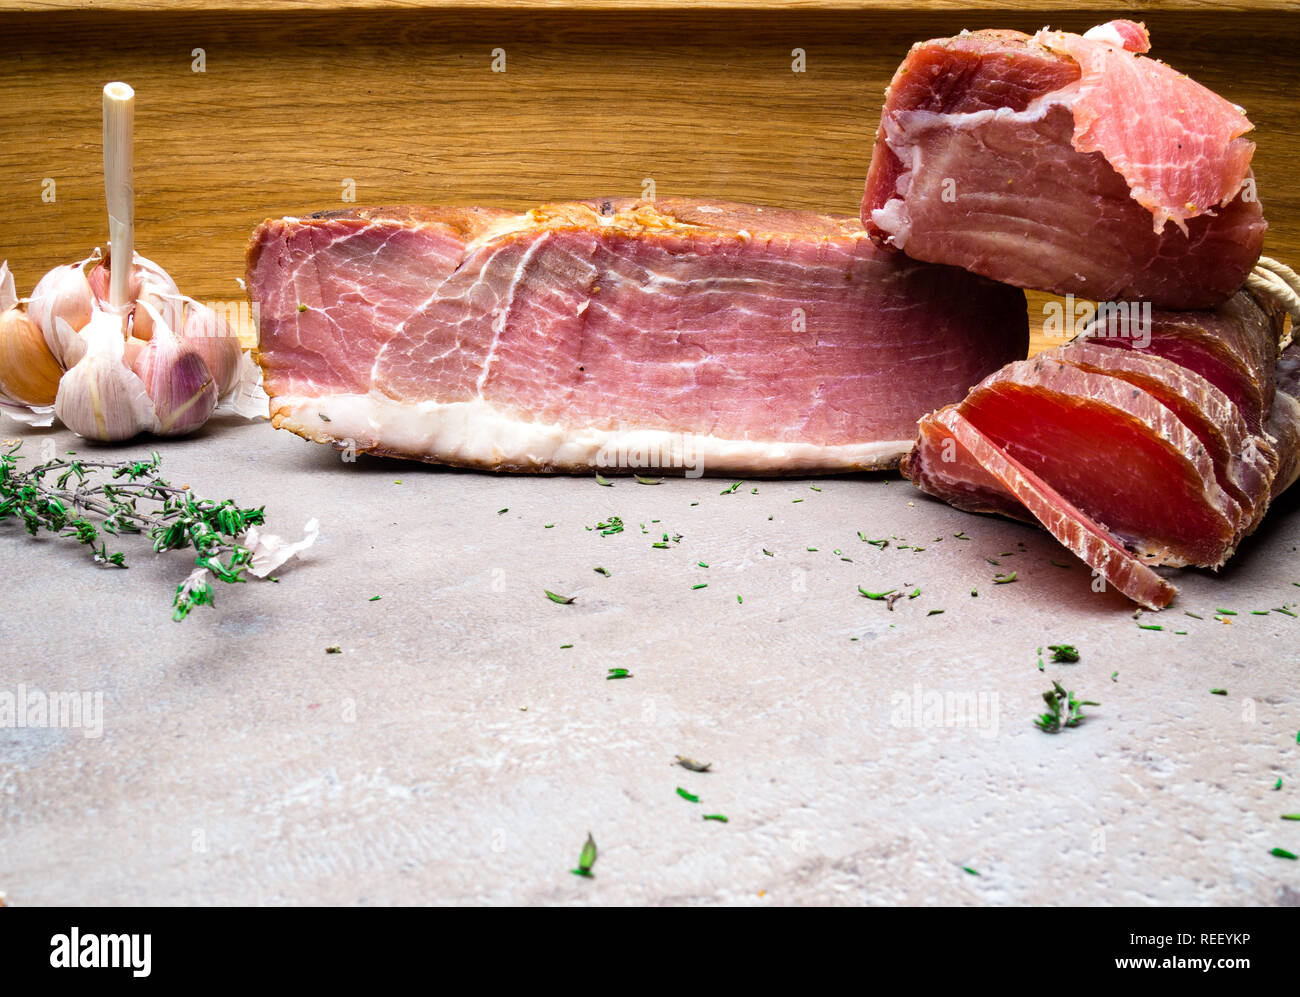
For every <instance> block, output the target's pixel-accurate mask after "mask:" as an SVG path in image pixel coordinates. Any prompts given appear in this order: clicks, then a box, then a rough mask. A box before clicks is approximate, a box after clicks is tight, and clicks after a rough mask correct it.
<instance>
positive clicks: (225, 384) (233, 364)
mask: <svg viewBox="0 0 1300 997" xmlns="http://www.w3.org/2000/svg"><path fill="white" fill-rule="evenodd" d="M181 338H182V339H183V340H184V341H185V342H187V343H189V344H190V345H191V346H193V347H194V348H195V349H196V350H198V351H199V353H200V354H202V355H203V360H204V362H205V363H206V364H207V365H208V370H210V371H211V372H212V376H213V378H214V379H215V380H216V382H217V394H218V396H220V397H221V398H225V397H226V396H227V395H229V394H230V392H231V391H232V390H233V389H234V387H235V386H236V384H238V382H239V356H240V348H239V338H238V337H237V336H236V335H235V331H234V330H233V329H231V328H230V323H229V322H227V321H226V320H225V318H224V317H222V316H221V315H219V314H218V313H217V312H215V311H213V310H212V309H211V308H209V307H208V306H207V305H203V304H199V302H197V301H191V302H190V304H189V306H188V307H187V308H186V309H185V325H184V327H183V328H182V330H181Z"/></svg>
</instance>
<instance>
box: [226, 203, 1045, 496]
mask: <svg viewBox="0 0 1300 997" xmlns="http://www.w3.org/2000/svg"><path fill="white" fill-rule="evenodd" d="M248 288H249V293H250V295H251V296H252V298H253V300H254V301H255V303H256V305H257V307H258V312H259V321H260V329H261V343H260V347H259V362H260V364H261V366H262V370H263V373H264V377H265V384H266V390H267V392H268V394H270V395H271V411H272V417H273V422H274V424H275V425H276V426H279V427H281V428H285V429H289V430H291V431H293V432H295V433H298V434H299V435H302V436H304V437H307V438H308V439H312V440H317V441H319V442H334V443H338V444H350V445H352V446H354V447H355V448H356V449H357V450H359V451H371V452H375V453H381V454H389V455H395V456H405V457H414V458H417V459H421V460H429V461H437V462H441V463H449V464H461V465H467V466H475V467H486V468H495V469H511V470H542V471H554V470H565V471H568V470H590V469H592V468H607V469H613V470H618V469H627V470H635V469H637V468H645V467H661V468H663V467H686V468H687V469H688V470H692V469H694V470H701V469H702V470H706V471H709V472H717V473H732V472H740V471H743V472H747V473H782V472H792V471H799V470H817V471H841V470H851V469H858V468H870V467H881V466H888V465H891V464H892V463H893V462H895V461H896V460H897V459H898V457H899V456H900V455H901V454H902V453H903V452H905V451H906V450H907V449H908V448H909V447H910V446H911V442H912V438H913V437H914V435H915V424H916V420H917V419H918V418H919V417H920V416H921V415H923V414H924V413H926V412H928V411H931V410H932V409H935V408H937V407H939V406H941V405H944V404H947V403H949V402H952V401H955V400H956V399H958V398H960V397H961V396H962V395H963V394H964V393H965V391H966V389H967V388H968V387H969V386H970V385H971V384H974V383H975V382H976V381H978V380H979V379H980V378H982V377H984V376H985V375H987V374H989V373H990V372H992V371H994V370H996V369H997V368H998V367H1000V366H1001V365H1002V364H1004V363H1006V362H1007V361H1009V360H1012V359H1017V358H1020V357H1023V356H1024V355H1025V353H1026V352H1027V348H1028V324H1027V318H1026V315H1025V308H1024V296H1023V294H1022V293H1021V292H1020V291H1018V290H1016V289H1014V288H1009V287H1005V286H1001V285H998V284H995V283H993V282H991V281H988V280H985V279H983V278H980V277H977V276H975V275H972V274H968V273H965V272H963V271H961V270H958V269H955V268H952V267H943V266H935V265H931V264H926V263H919V262H916V261H913V260H909V259H907V258H906V257H903V256H900V255H899V254H896V253H892V252H889V251H885V250H882V249H880V248H878V247H877V246H875V245H874V244H873V243H872V241H871V240H870V239H869V238H868V237H867V235H866V233H865V232H864V231H863V229H862V227H861V225H860V224H859V223H858V221H857V219H853V218H844V217H832V216H826V215H816V214H810V213H805V212H794V211H783V210H779V209H772V208H761V207H755V206H745V205H733V204H726V203H722V202H698V201H681V200H670V201H659V202H645V201H633V200H609V201H592V202H581V203H572V204H559V205H549V206H545V207H542V208H539V209H536V210H533V211H530V212H525V213H523V214H516V213H511V212H501V211H493V210H474V209H437V208H434V209H419V208H401V209H386V208H377V209H362V210H352V211H344V212H328V213H325V214H321V215H314V216H311V217H306V218H286V219H279V220H272V221H268V222H266V223H265V224H263V225H262V226H261V227H259V228H258V230H257V231H256V232H255V233H254V236H253V240H252V243H251V245H250V247H249V254H248Z"/></svg>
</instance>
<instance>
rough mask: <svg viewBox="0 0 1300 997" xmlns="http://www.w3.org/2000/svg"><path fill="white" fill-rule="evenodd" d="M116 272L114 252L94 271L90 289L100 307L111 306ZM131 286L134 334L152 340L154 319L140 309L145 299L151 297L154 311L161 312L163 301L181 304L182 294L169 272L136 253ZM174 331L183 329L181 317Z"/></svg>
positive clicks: (132, 330)
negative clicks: (113, 277)
mask: <svg viewBox="0 0 1300 997" xmlns="http://www.w3.org/2000/svg"><path fill="white" fill-rule="evenodd" d="M112 271H113V254H112V251H111V249H110V251H109V253H108V255H106V256H105V257H104V258H103V259H102V260H101V261H100V262H99V264H98V265H97V266H96V267H95V268H94V269H93V270H91V271H90V277H89V282H90V287H91V290H92V291H93V292H94V295H95V298H96V299H97V300H98V301H99V303H100V307H106V306H107V305H108V303H109V284H110V279H111V275H112ZM128 287H129V289H130V297H131V302H132V305H133V310H132V312H131V335H133V336H135V337H136V339H149V338H150V337H151V336H152V335H153V316H152V315H150V314H149V311H148V309H144V308H140V307H138V305H139V302H140V299H141V296H143V295H145V294H148V295H149V297H150V300H151V301H153V303H154V309H155V310H156V311H161V310H162V309H161V308H160V307H159V304H160V303H162V302H175V303H176V304H177V305H179V303H180V301H181V292H180V290H179V289H178V288H177V287H176V282H175V281H174V280H172V279H171V277H170V276H169V275H168V273H167V271H166V270H164V269H163V268H162V267H160V266H159V265H158V264H157V263H155V262H154V261H153V260H150V259H146V258H145V257H143V256H141V255H140V254H139V253H136V254H135V265H134V266H133V267H132V268H131V278H130V281H129V282H128ZM172 328H173V329H177V328H180V318H179V315H178V316H177V320H176V321H175V322H174V323H173V325H172Z"/></svg>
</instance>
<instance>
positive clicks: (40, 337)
mask: <svg viewBox="0 0 1300 997" xmlns="http://www.w3.org/2000/svg"><path fill="white" fill-rule="evenodd" d="M62 376H63V368H62V367H60V366H59V361H58V360H57V359H55V357H54V354H53V353H51V352H50V348H49V346H48V345H47V344H46V342H45V335H44V334H43V333H42V332H41V330H40V327H39V326H37V324H36V323H35V322H33V321H32V320H31V319H30V318H28V317H27V316H26V315H25V314H24V313H23V311H22V309H20V308H10V309H9V310H8V311H6V312H3V313H0V396H2V397H4V398H6V399H8V400H10V401H15V402H18V403H19V404H20V405H29V406H33V407H39V406H44V405H53V404H54V396H55V395H56V394H58V391H59V378H60V377H62Z"/></svg>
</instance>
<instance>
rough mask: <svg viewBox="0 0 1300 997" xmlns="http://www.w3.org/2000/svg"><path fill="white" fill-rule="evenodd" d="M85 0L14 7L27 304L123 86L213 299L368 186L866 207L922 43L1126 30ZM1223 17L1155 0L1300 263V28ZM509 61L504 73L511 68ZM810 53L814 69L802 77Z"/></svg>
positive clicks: (190, 285) (65, 230)
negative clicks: (498, 66)
mask: <svg viewBox="0 0 1300 997" xmlns="http://www.w3.org/2000/svg"><path fill="white" fill-rule="evenodd" d="M70 6H74V5H71V4H64V3H30V2H18V3H13V2H7V3H0V35H2V36H3V37H5V38H7V39H10V41H11V43H10V44H9V45H6V46H5V47H4V50H3V53H2V54H0V136H3V142H2V143H0V189H2V190H4V191H5V193H6V203H7V204H8V206H9V208H10V212H11V217H12V223H11V225H10V228H9V230H8V231H7V234H6V236H5V237H4V238H3V239H2V240H0V257H7V258H8V259H9V260H10V263H11V266H12V268H13V269H14V271H15V272H16V274H17V276H18V281H19V285H20V291H22V292H26V291H29V290H30V288H31V286H32V284H33V283H34V282H35V280H36V279H37V278H38V277H39V276H40V274H41V273H43V272H44V271H45V270H46V269H47V268H48V267H50V266H52V265H53V264H55V263H57V262H63V261H68V260H71V259H75V258H77V257H79V256H82V255H85V253H86V252H87V251H88V250H89V248H90V247H92V246H94V245H97V244H99V243H101V242H102V240H103V239H104V237H105V236H104V230H105V224H104V219H103V207H102V197H103V193H102V186H103V181H102V174H101V167H100V158H99V157H100V151H99V142H100V122H99V107H100V98H99V90H100V88H101V87H102V85H103V84H104V83H105V82H108V81H109V80H112V79H124V80H126V81H127V82H129V83H131V84H132V85H134V86H135V87H136V90H137V93H138V99H137V152H136V161H137V172H136V190H137V193H136V203H137V211H138V229H137V242H138V246H139V248H140V249H141V251H142V252H144V253H145V254H146V255H149V256H152V257H154V258H156V259H158V260H159V261H160V262H161V263H163V265H164V266H166V267H167V268H168V269H169V270H171V272H172V273H173V274H174V275H175V276H176V278H177V279H178V281H179V282H180V285H181V287H182V289H184V290H186V291H187V292H188V293H190V294H192V295H194V296H196V297H200V298H225V297H230V296H233V295H237V294H238V293H239V290H238V287H237V286H236V284H235V279H236V278H237V277H238V276H240V274H241V273H242V270H243V249H244V244H245V241H246V239H247V236H248V233H249V231H250V230H251V229H252V227H253V226H254V225H255V224H256V223H257V222H259V221H260V220H261V219H263V218H264V217H267V216H270V215H282V214H293V213H303V212H308V211H312V210H317V209H322V208H330V207H339V206H343V205H344V203H345V202H344V201H343V196H344V193H345V190H346V184H347V181H352V182H353V183H354V184H355V188H356V193H355V196H356V200H357V203H372V204H373V203H384V202H387V203H394V202H409V201H414V202H426V203H437V202H452V203H487V204H500V205H504V206H507V207H514V208H523V207H527V206H529V205H532V204H535V203H538V202H542V201H547V200H556V199H563V198H570V197H582V196H591V195H597V194H611V193H612V194H639V193H641V192H642V190H643V186H644V184H645V181H646V180H647V179H650V180H653V181H654V184H655V189H656V192H657V193H658V195H660V196H664V195H675V194H694V195H711V196H717V197H727V198H733V199H738V200H746V201H755V202H759V203H768V204H784V205H791V206H796V207H806V208H816V209H820V210H830V211H844V212H856V210H857V206H858V200H859V197H860V195H861V189H862V182H863V178H864V175H865V172H866V167H867V161H868V158H869V155H870V147H871V141H872V137H873V134H874V130H875V127H876V123H877V119H878V115H879V107H880V103H881V99H882V93H883V90H884V88H885V85H886V83H887V82H888V80H889V78H890V76H891V75H892V73H893V71H894V69H895V68H896V67H897V65H898V63H899V61H900V59H901V58H902V57H903V55H904V54H905V53H906V51H907V48H908V46H909V45H910V44H911V43H912V42H913V41H915V40H917V39H921V38H926V37H933V36H936V35H945V34H951V33H953V32H955V31H958V30H960V29H961V28H963V27H971V28H977V27H983V26H1002V27H1014V28H1020V29H1024V30H1034V29H1036V28H1038V27H1041V26H1042V25H1043V24H1044V23H1047V22H1050V23H1051V24H1052V25H1053V26H1058V27H1064V28H1071V29H1076V30H1081V29H1084V28H1086V27H1087V26H1089V25H1090V24H1093V23H1095V22H1097V21H1100V20H1104V19H1105V17H1106V15H1104V14H1096V13H1087V12H1077V11H1074V12H1063V11H1061V9H1060V6H1061V5H1060V4H1057V3H1045V4H1040V5H1039V6H1038V7H1037V8H1035V9H1032V10H1029V11H1025V10H1021V11H1018V12H1001V13H996V12H989V11H980V10H974V9H965V10H957V11H954V10H951V9H948V8H950V7H951V5H950V4H943V3H935V4H926V5H923V6H924V7H927V8H933V9H921V10H917V9H912V10H910V11H909V12H908V13H901V14H900V13H896V12H894V11H892V10H886V9H885V8H884V7H883V6H882V5H881V4H880V3H875V2H866V3H860V4H846V3H839V2H831V3H807V4H805V3H799V2H788V3H778V2H772V3H766V2H765V3H761V4H759V5H758V6H759V7H761V8H762V9H758V10H749V11H747V12H746V13H744V14H741V13H739V12H734V11H733V12H727V11H723V10H719V9H718V8H720V7H724V6H727V4H725V3H710V4H703V5H699V6H696V5H684V4H666V3H638V4H633V5H631V6H633V7H636V8H641V9H640V10H633V11H630V12H629V11H628V10H627V9H624V8H626V7H627V6H628V5H613V4H610V3H608V2H598V0H589V2H587V3H583V4H581V5H580V6H581V7H583V8H588V9H583V10H577V9H569V10H554V9H551V8H553V7H554V6H555V5H554V4H550V3H532V4H529V5H526V6H529V7H532V8H533V9H531V10H503V9H497V8H500V7H501V6H502V5H501V4H499V3H490V2H489V3H475V2H470V0H464V2H443V3H430V4H423V5H421V4H403V5H399V7H398V8H397V9H392V8H385V9H382V10H376V9H352V8H354V7H362V8H371V7H374V6H376V5H374V4H365V3H363V4H358V5H354V4H338V5H336V6H337V8H338V9H334V10H324V11H322V10H320V9H315V10H311V11H306V10H288V9H287V8H290V7H302V6H304V5H302V4H285V3H276V2H271V0H264V2H259V3H255V4H253V5H251V6H252V7H254V8H258V9H256V10H254V11H253V12H252V13H247V12H237V11H234V10H230V9H204V8H205V7H208V5H199V4H197V3H182V4H179V5H176V4H172V5H170V9H169V10H168V11H167V12H165V13H164V12H157V11H156V10H155V8H157V7H158V6H160V5H159V4H156V3H150V2H147V0H113V2H111V3H109V4H98V5H97V6H98V7H101V8H102V7H110V8H114V9H116V11H117V12H110V13H103V12H101V11H98V10H97V11H85V10H65V9H58V10H51V8H65V7H70ZM232 6H233V5H231V4H224V5H218V8H222V7H225V8H229V7H232ZM572 6H574V7H576V6H578V5H572ZM846 6H855V7H857V8H860V9H858V10H857V11H855V12H845V11H844V10H843V9H842V8H844V7H846ZM891 6H892V5H891ZM971 6H975V5H971ZM979 6H987V5H979ZM1208 6H1209V5H1207V4H1205V3H1190V2H1182V3H1178V2H1167V3H1156V4H1147V5H1145V7H1146V8H1148V9H1149V8H1152V7H1154V8H1157V9H1154V10H1152V11H1151V12H1150V13H1149V14H1147V15H1146V16H1145V19H1146V21H1147V23H1148V25H1149V27H1150V28H1151V31H1152V34H1153V38H1154V42H1155V46H1156V48H1155V54H1156V55H1158V56H1160V57H1162V58H1164V59H1165V60H1166V61H1168V62H1170V63H1171V64H1173V65H1175V66H1177V67H1178V68H1180V69H1183V70H1185V71H1187V72H1189V73H1190V74H1192V75H1193V76H1194V77H1195V78H1197V79H1198V80H1200V81H1202V82H1203V83H1205V84H1206V85H1208V86H1211V87H1213V88H1214V89H1216V90H1218V91H1219V92H1221V93H1223V94H1224V95H1225V96H1227V97H1228V98H1230V99H1231V100H1234V101H1236V102H1238V103H1240V104H1242V105H1244V106H1245V107H1246V108H1247V109H1248V110H1249V112H1250V115H1251V118H1252V120H1253V121H1254V122H1255V124H1256V126H1257V130H1256V134H1255V137H1256V139H1257V141H1258V143H1259V151H1258V153H1257V157H1256V165H1255V169H1256V173H1257V176H1258V179H1259V184H1260V191H1261V196H1262V198H1263V200H1264V203H1265V208H1266V212H1267V215H1268V218H1269V220H1270V223H1271V225H1272V230H1271V232H1270V237H1269V240H1268V243H1269V244H1268V251H1269V252H1271V253H1272V254H1273V255H1276V256H1280V257H1282V258H1286V259H1291V260H1293V261H1294V260H1296V259H1300V193H1298V191H1300V149H1297V147H1296V146H1295V144H1294V142H1293V140H1292V133H1293V120H1294V112H1293V97H1292V95H1293V94H1295V93H1296V92H1300V65H1298V64H1297V61H1296V60H1295V59H1294V58H1293V55H1292V53H1294V52H1295V51H1296V50H1297V47H1298V46H1300V18H1297V17H1296V16H1295V15H1294V14H1275V13H1263V12H1261V11H1260V9H1259V8H1260V7H1261V4H1260V3H1245V4H1239V5H1236V6H1240V7H1246V8H1252V10H1249V11H1247V12H1244V13H1237V14H1227V13H1225V12H1223V11H1222V10H1221V9H1217V10H1214V11H1211V10H1209V9H1208ZM1223 6H1225V5H1216V7H1217V8H1222V7H1223ZM1286 6H1288V7H1289V6H1291V5H1289V4H1288V5H1286ZM416 7H423V8H425V9H414V8H416ZM615 7H618V8H619V9H614V8H615ZM658 7H669V8H671V9H667V10H657V9H650V8H658ZM196 49H202V50H203V52H202V55H203V59H204V65H203V67H202V68H203V69H204V71H203V72H196V71H195V69H196V68H197V67H196V66H195V64H194V61H195V59H196V58H197V55H196V54H195V50H196ZM498 49H499V50H504V54H505V70H506V71H505V72H494V71H493V68H492V63H493V52H494V50H498ZM795 49H802V50H803V51H804V52H805V57H806V71H805V72H802V73H795V72H793V71H792V53H793V52H794V50H795ZM47 181H53V182H54V185H55V199H54V200H53V201H52V202H47V201H45V200H43V199H42V192H43V191H44V190H47V189H48V183H47ZM1040 311H1041V309H1040Z"/></svg>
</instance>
